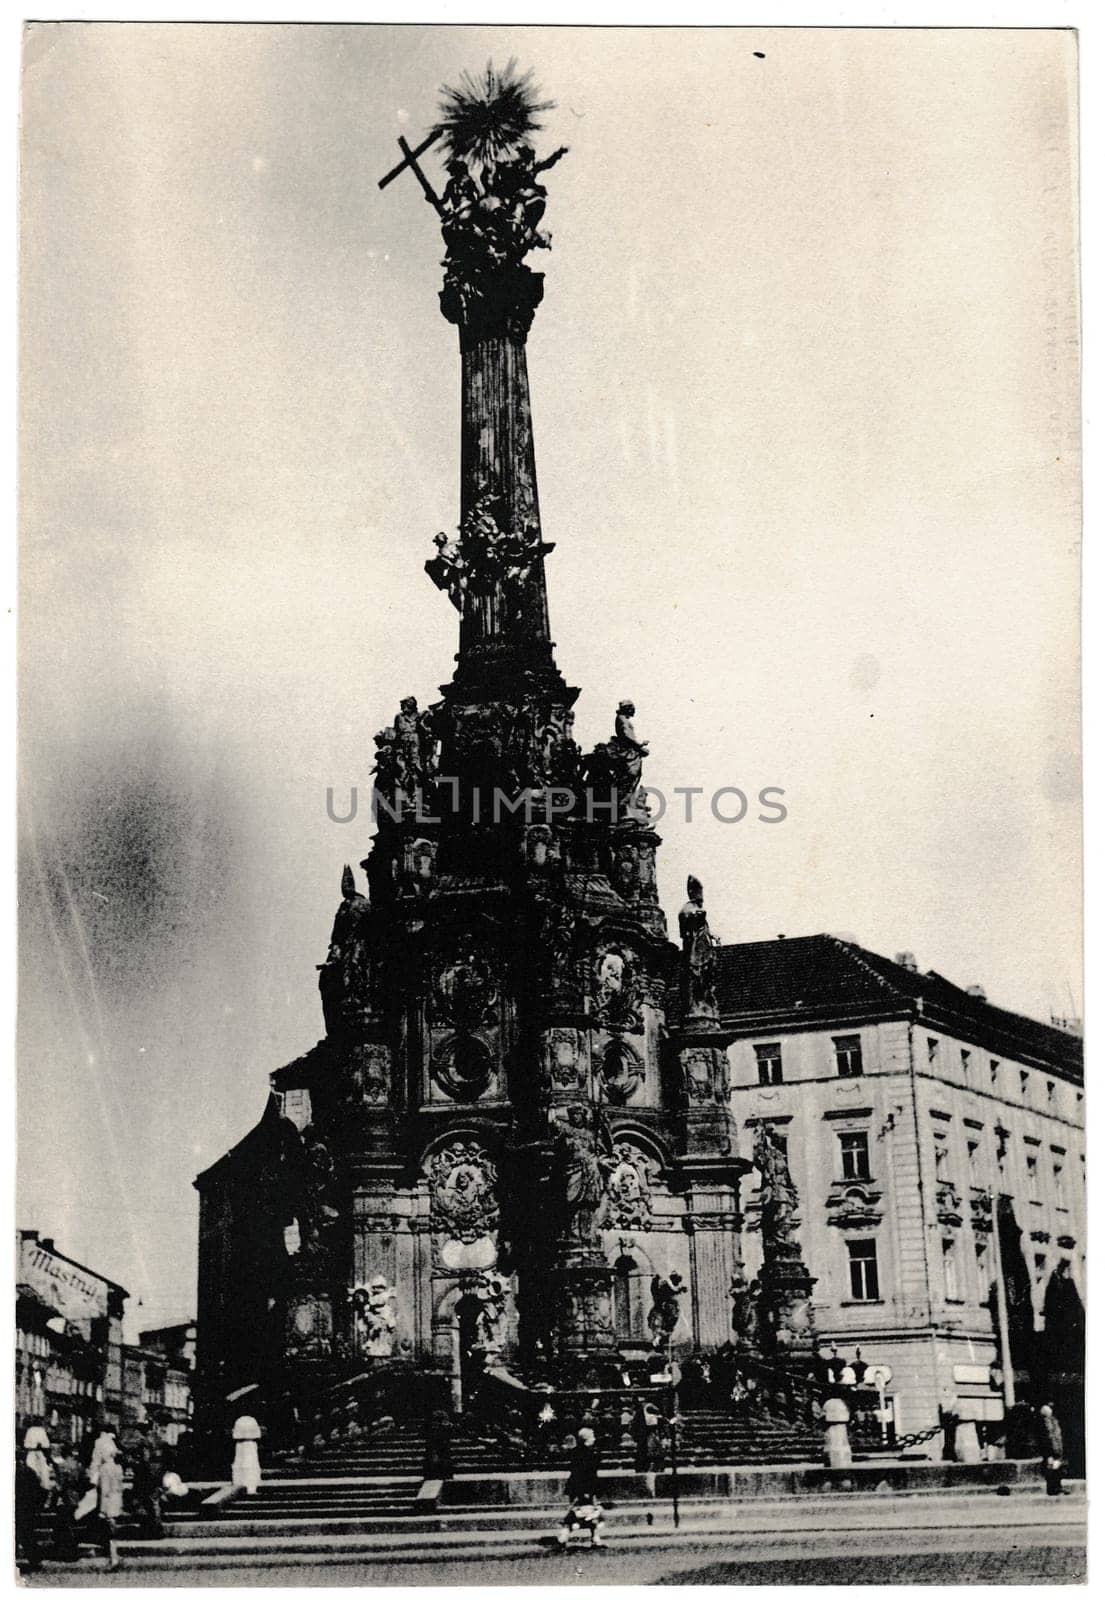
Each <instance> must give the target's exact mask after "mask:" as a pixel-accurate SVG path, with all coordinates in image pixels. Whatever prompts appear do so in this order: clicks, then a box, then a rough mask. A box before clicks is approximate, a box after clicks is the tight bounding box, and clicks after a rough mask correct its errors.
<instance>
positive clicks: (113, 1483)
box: [96, 1434, 123, 1572]
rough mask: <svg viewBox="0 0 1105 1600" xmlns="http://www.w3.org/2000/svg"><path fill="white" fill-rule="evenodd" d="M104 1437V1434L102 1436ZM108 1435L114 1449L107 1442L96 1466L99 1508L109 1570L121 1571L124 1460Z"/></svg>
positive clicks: (102, 1539)
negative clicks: (118, 1534) (118, 1531)
mask: <svg viewBox="0 0 1105 1600" xmlns="http://www.w3.org/2000/svg"><path fill="white" fill-rule="evenodd" d="M103 1437H104V1435H102V1434H101V1436H100V1439H102V1438H103ZM108 1437H109V1438H110V1441H111V1447H112V1448H111V1452H110V1454H109V1453H108V1451H107V1447H106V1446H105V1447H104V1448H103V1450H101V1453H100V1460H99V1464H98V1466H97V1469H96V1510H97V1513H98V1517H99V1533H100V1543H101V1544H102V1545H103V1550H104V1554H105V1555H106V1557H107V1570H108V1571H109V1572H117V1571H118V1570H119V1567H120V1565H121V1563H120V1560H119V1546H118V1543H117V1541H116V1528H117V1526H118V1522H119V1518H120V1517H121V1516H122V1515H123V1463H122V1462H121V1461H120V1459H119V1454H118V1451H117V1449H116V1448H115V1440H114V1438H113V1437H112V1436H111V1435H108ZM100 1439H97V1441H96V1444H97V1447H99V1446H100Z"/></svg>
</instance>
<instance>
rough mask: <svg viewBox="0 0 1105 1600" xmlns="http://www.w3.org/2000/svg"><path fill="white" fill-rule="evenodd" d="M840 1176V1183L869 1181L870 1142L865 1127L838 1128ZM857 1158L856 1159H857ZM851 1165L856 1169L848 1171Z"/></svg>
mask: <svg viewBox="0 0 1105 1600" xmlns="http://www.w3.org/2000/svg"><path fill="white" fill-rule="evenodd" d="M837 1140H838V1141H839V1145H840V1178H841V1182H842V1183H870V1182H871V1142H870V1138H869V1136H868V1133H867V1129H866V1128H844V1129H841V1130H838V1132H837ZM857 1158H858V1159H857ZM849 1166H852V1167H854V1168H856V1169H857V1170H855V1171H852V1172H849V1170H848V1168H849Z"/></svg>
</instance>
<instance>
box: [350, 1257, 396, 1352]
mask: <svg viewBox="0 0 1105 1600" xmlns="http://www.w3.org/2000/svg"><path fill="white" fill-rule="evenodd" d="M349 1298H350V1301H351V1302H352V1306H353V1326H354V1344H355V1346H356V1349H357V1352H358V1354H360V1355H362V1356H368V1357H370V1358H371V1359H373V1360H386V1359H387V1357H388V1356H391V1355H394V1353H395V1321H396V1316H395V1300H396V1295H395V1290H394V1289H393V1288H392V1287H391V1285H390V1284H389V1283H388V1281H387V1279H386V1278H384V1277H381V1276H379V1275H377V1276H375V1277H373V1278H370V1279H369V1281H368V1282H367V1283H358V1284H357V1285H356V1287H355V1288H354V1289H353V1291H352V1293H351V1295H350V1297H349Z"/></svg>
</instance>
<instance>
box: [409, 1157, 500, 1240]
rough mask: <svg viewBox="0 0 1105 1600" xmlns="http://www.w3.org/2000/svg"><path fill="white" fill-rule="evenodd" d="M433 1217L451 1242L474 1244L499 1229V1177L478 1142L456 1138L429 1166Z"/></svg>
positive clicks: (427, 1168) (431, 1158)
mask: <svg viewBox="0 0 1105 1600" xmlns="http://www.w3.org/2000/svg"><path fill="white" fill-rule="evenodd" d="M426 1175H427V1177H428V1178H429V1180H430V1216H431V1219H432V1221H433V1222H434V1224H435V1226H436V1227H438V1228H440V1229H441V1230H442V1232H444V1233H447V1234H448V1235H449V1237H450V1238H451V1239H458V1240H459V1241H460V1242H461V1243H462V1244H474V1243H475V1242H476V1240H477V1239H483V1238H486V1236H487V1235H488V1234H489V1233H491V1231H492V1229H494V1228H495V1227H497V1226H498V1222H499V1202H498V1199H497V1198H496V1194H495V1182H496V1178H497V1176H498V1174H497V1173H496V1171H495V1167H494V1164H493V1163H492V1161H491V1160H490V1158H489V1157H488V1155H487V1152H486V1151H485V1150H484V1149H483V1147H482V1146H481V1145H479V1144H477V1143H476V1141H475V1140H474V1139H455V1140H454V1141H453V1142H452V1144H448V1145H446V1146H445V1148H444V1149H443V1150H439V1151H437V1153H436V1154H435V1155H433V1156H431V1157H430V1160H429V1161H428V1162H427V1163H426Z"/></svg>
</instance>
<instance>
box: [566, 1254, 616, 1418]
mask: <svg viewBox="0 0 1105 1600" xmlns="http://www.w3.org/2000/svg"><path fill="white" fill-rule="evenodd" d="M612 1284H613V1272H612V1270H611V1268H610V1267H609V1266H608V1265H607V1262H606V1260H605V1257H604V1256H603V1255H602V1254H601V1252H599V1251H596V1250H593V1249H591V1248H589V1247H586V1246H584V1247H579V1248H572V1247H569V1248H568V1249H565V1250H563V1251H562V1252H561V1254H560V1257H559V1259H558V1261H557V1265H556V1266H555V1268H554V1269H553V1273H552V1283H551V1285H550V1289H551V1292H552V1294H553V1297H554V1301H555V1306H556V1319H555V1324H554V1326H555V1329H556V1357H555V1363H554V1364H555V1368H556V1373H557V1377H558V1379H559V1381H560V1382H561V1383H563V1384H565V1385H566V1386H568V1387H574V1386H576V1385H580V1384H584V1383H592V1382H596V1381H605V1378H606V1377H607V1375H608V1374H610V1373H613V1372H615V1371H616V1369H617V1341H616V1339H615V1335H614V1319H613V1315H612V1309H611V1307H612Z"/></svg>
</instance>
